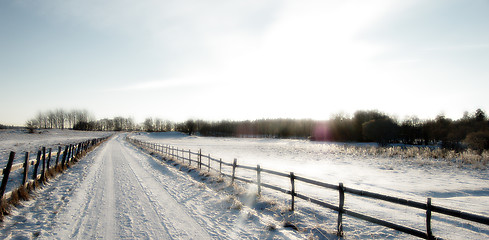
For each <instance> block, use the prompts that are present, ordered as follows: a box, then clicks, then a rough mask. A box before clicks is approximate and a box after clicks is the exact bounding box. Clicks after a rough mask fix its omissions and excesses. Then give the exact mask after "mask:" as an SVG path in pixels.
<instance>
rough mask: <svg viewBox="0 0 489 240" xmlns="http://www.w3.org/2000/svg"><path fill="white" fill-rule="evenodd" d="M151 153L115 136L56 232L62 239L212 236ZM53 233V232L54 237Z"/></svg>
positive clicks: (96, 160) (99, 155)
mask: <svg viewBox="0 0 489 240" xmlns="http://www.w3.org/2000/svg"><path fill="white" fill-rule="evenodd" d="M146 158H147V157H144V156H142V154H141V153H138V152H136V151H134V149H130V148H128V147H127V146H124V144H123V143H122V140H121V137H120V136H119V137H116V138H115V139H112V140H111V141H109V142H108V143H107V144H106V145H105V146H104V147H103V149H102V150H101V152H100V153H99V154H98V155H97V157H96V159H95V162H94V165H93V166H92V167H91V168H90V171H89V172H88V175H87V177H86V178H85V180H84V181H83V183H82V184H81V186H80V187H79V188H78V189H77V190H76V191H77V193H76V197H75V198H74V199H73V201H71V202H70V204H69V205H68V206H67V208H66V211H65V212H63V213H62V214H61V215H60V217H59V219H58V221H59V223H63V224H62V225H60V228H59V229H55V231H54V232H52V236H53V237H57V238H60V239H73V238H78V239H100V238H104V239H175V238H177V239H210V238H211V237H210V236H209V234H208V233H207V231H206V230H205V229H203V228H202V227H201V226H200V225H199V224H198V223H197V222H196V221H195V220H194V219H193V218H192V217H191V216H190V215H189V213H188V210H187V209H185V208H184V207H183V206H181V205H180V204H179V203H178V202H177V201H176V200H175V199H174V198H173V197H172V196H171V195H170V194H169V193H168V192H167V191H166V190H165V189H164V188H163V187H162V186H163V185H164V183H163V182H162V181H165V180H164V179H163V178H162V176H161V174H157V175H156V174H155V172H154V171H152V169H148V168H145V167H150V166H148V164H147V163H144V162H141V161H147V159H146ZM48 238H51V236H50V237H48Z"/></svg>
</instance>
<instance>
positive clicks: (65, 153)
mask: <svg viewBox="0 0 489 240" xmlns="http://www.w3.org/2000/svg"><path fill="white" fill-rule="evenodd" d="M67 156H68V146H65V151H64V152H63V157H62V159H61V166H62V167H64V166H65V164H66V157H67Z"/></svg>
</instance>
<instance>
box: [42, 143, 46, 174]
mask: <svg viewBox="0 0 489 240" xmlns="http://www.w3.org/2000/svg"><path fill="white" fill-rule="evenodd" d="M45 174H46V147H42V169H41V181H44V178H45V176H46V175H45Z"/></svg>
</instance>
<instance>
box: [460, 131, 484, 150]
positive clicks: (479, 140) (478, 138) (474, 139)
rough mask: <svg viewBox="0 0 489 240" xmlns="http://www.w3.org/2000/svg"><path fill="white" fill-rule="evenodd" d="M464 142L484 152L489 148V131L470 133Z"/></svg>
mask: <svg viewBox="0 0 489 240" xmlns="http://www.w3.org/2000/svg"><path fill="white" fill-rule="evenodd" d="M464 142H465V144H467V146H468V147H469V148H471V149H473V150H476V151H478V152H479V154H482V152H483V151H484V150H485V149H489V131H479V132H473V133H470V134H468V135H467V137H466V138H465V140H464Z"/></svg>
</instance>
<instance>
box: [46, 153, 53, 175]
mask: <svg viewBox="0 0 489 240" xmlns="http://www.w3.org/2000/svg"><path fill="white" fill-rule="evenodd" d="M51 151H52V149H51V148H49V155H48V165H47V168H46V169H47V171H49V165H50V164H49V163H50V162H51Z"/></svg>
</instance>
